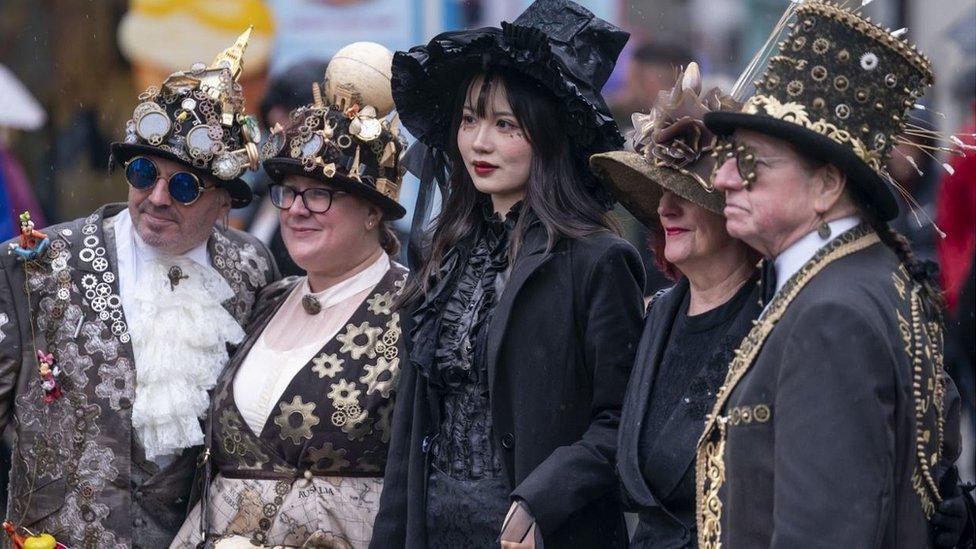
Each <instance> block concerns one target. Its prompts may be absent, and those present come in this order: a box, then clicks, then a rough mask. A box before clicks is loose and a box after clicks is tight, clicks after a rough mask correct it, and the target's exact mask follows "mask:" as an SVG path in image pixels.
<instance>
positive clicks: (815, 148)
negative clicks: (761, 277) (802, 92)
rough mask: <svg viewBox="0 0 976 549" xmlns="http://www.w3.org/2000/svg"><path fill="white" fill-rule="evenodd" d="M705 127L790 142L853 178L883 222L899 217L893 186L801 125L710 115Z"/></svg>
mask: <svg viewBox="0 0 976 549" xmlns="http://www.w3.org/2000/svg"><path fill="white" fill-rule="evenodd" d="M705 125H706V126H707V127H708V129H710V130H711V131H713V132H714V133H716V134H717V135H720V136H727V135H731V134H732V133H733V132H734V131H735V130H736V129H740V128H741V129H744V130H751V131H755V132H759V133H762V134H765V135H769V136H772V137H777V138H779V139H782V140H784V141H788V142H790V143H792V144H793V145H794V147H796V149H797V150H798V151H799V152H801V153H802V154H805V155H809V156H810V157H812V158H815V159H817V160H820V161H821V162H826V163H829V164H833V165H835V166H837V168H839V169H840V170H841V171H842V172H844V174H846V175H847V177H848V178H849V179H848V181H849V182H850V183H851V185H850V188H851V189H852V191H853V192H854V193H856V194H860V198H862V199H863V200H864V201H865V202H866V203H867V206H868V207H870V208H871V209H873V210H874V213H876V214H877V215H878V217H879V218H880V219H881V220H883V221H891V220H892V219H894V218H895V217H897V216H898V202H897V200H895V195H894V192H893V191H892V189H891V187H890V184H889V183H888V182H887V181H885V180H884V179H883V178H882V177H881V176H880V175H879V174H878V173H877V172H876V171H874V170H873V169H871V167H870V166H868V165H867V164H866V163H865V162H864V161H863V160H861V159H860V158H858V157H857V155H856V154H854V151H853V150H852V149H851V148H850V147H848V146H846V145H842V144H840V143H837V142H836V141H834V140H832V139H830V138H829V137H826V136H824V135H822V134H819V133H817V132H815V131H813V130H809V129H807V128H804V127H803V126H800V125H798V124H794V123H792V122H786V121H783V120H779V119H777V118H773V117H771V116H766V115H761V114H747V113H738V112H725V111H720V112H710V113H708V114H706V115H705Z"/></svg>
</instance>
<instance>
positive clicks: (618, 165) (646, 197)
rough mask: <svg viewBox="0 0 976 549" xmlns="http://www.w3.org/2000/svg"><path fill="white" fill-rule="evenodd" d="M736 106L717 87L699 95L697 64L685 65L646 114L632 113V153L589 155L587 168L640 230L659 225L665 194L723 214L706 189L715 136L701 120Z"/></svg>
mask: <svg viewBox="0 0 976 549" xmlns="http://www.w3.org/2000/svg"><path fill="white" fill-rule="evenodd" d="M738 107H739V104H738V103H736V102H735V101H734V100H733V99H732V98H731V97H729V96H728V95H725V94H723V93H722V91H721V90H719V89H718V88H712V89H710V90H708V91H706V92H705V93H702V84H701V73H700V72H699V69H698V64H697V63H690V64H689V65H688V67H687V68H686V69H685V70H684V71H683V72H682V73H681V74H679V75H678V78H677V82H676V83H675V85H674V87H673V88H672V89H670V90H662V91H661V92H659V94H658V98H657V100H656V101H655V103H654V108H653V109H651V112H650V113H649V114H641V113H634V115H633V117H632V118H633V123H634V135H633V143H634V152H632V151H613V152H608V153H601V154H596V155H593V156H592V157H590V167H591V169H592V170H593V173H594V174H595V175H596V176H597V177H598V178H600V179H601V180H602V181H603V182H604V183H605V184H606V185H607V187H608V188H609V189H610V190H611V192H612V193H613V194H614V197H615V198H616V199H617V200H618V201H619V202H620V203H621V204H623V206H624V207H625V208H627V210H628V211H629V212H630V213H631V214H633V215H634V217H636V218H637V219H638V220H639V221H640V222H641V223H644V224H645V225H652V224H654V223H658V222H659V220H658V214H657V207H658V204H659V203H660V201H661V196H662V194H663V193H664V191H671V192H673V193H675V194H676V195H678V196H680V197H682V198H684V199H685V200H688V201H691V202H693V203H694V204H697V205H699V206H701V207H702V208H705V209H706V210H708V211H710V212H713V213H716V214H719V215H722V210H723V209H724V207H725V198H724V196H723V195H722V193H720V192H717V191H715V189H714V187H712V184H711V174H712V172H713V171H714V169H715V165H716V163H717V160H716V157H715V156H714V155H712V154H711V153H712V150H713V148H714V146H715V143H716V137H715V135H713V134H712V132H710V131H709V130H708V128H706V127H705V124H704V122H703V121H702V119H703V117H704V116H705V114H706V113H708V112H711V111H717V110H719V109H736V108H738Z"/></svg>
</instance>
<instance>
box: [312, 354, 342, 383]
mask: <svg viewBox="0 0 976 549" xmlns="http://www.w3.org/2000/svg"><path fill="white" fill-rule="evenodd" d="M344 362H345V359H342V358H339V355H334V354H333V355H327V354H325V353H322V354H320V355H319V356H317V357H315V358H313V359H312V371H313V372H315V373H316V374H318V375H319V379H322V378H324V377H333V378H334V377H335V376H336V374H338V373H339V372H341V371H342V364H343V363H344Z"/></svg>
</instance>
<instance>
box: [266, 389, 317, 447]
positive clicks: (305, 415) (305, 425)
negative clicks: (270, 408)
mask: <svg viewBox="0 0 976 549" xmlns="http://www.w3.org/2000/svg"><path fill="white" fill-rule="evenodd" d="M278 409H279V410H281V413H280V414H278V415H277V416H275V418H274V422H275V424H276V425H277V426H278V427H279V428H280V429H281V435H280V436H281V439H282V440H285V439H291V441H292V443H293V444H301V441H302V439H311V438H312V427H315V426H316V425H318V424H319V423H320V421H321V420H320V419H319V418H318V416H316V415H315V414H314V413H313V412H314V411H315V403H314V402H309V403H308V404H306V403H304V402H302V397H301V396H299V395H295V398H293V399H292V401H291V404H288V403H285V402H280V403H278ZM294 414H299V415H301V416H302V423H301V425H299V426H297V427H295V426H292V423H291V416H292V415H294Z"/></svg>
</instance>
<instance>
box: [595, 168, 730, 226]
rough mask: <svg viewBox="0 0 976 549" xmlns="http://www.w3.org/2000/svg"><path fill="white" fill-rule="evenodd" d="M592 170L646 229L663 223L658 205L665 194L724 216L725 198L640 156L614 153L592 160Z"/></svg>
mask: <svg viewBox="0 0 976 549" xmlns="http://www.w3.org/2000/svg"><path fill="white" fill-rule="evenodd" d="M590 169H591V170H593V173H594V175H596V176H597V177H598V178H599V179H600V180H601V181H603V182H604V184H605V185H606V186H607V188H609V189H610V192H612V193H613V196H614V197H615V198H616V199H617V201H619V202H620V203H621V204H622V205H623V206H624V207H625V208H627V211H629V212H630V213H631V214H632V215H633V216H634V217H636V218H637V220H638V221H640V222H641V223H643V224H644V225H647V226H651V225H653V224H656V223H659V217H658V214H657V207H658V204H660V202H661V196H662V195H663V194H664V191H665V190H667V191H671V192H673V193H675V194H676V195H678V196H680V197H681V198H684V199H685V200H688V201H689V202H692V203H694V204H696V205H698V206H701V207H702V208H705V209H706V210H708V211H710V212H712V213H715V214H718V215H723V214H722V210H723V209H724V208H725V197H724V196H723V195H722V193H720V192H717V191H711V192H709V191H707V190H706V189H705V188H704V187H702V186H701V185H700V184H699V183H698V182H697V181H695V179H694V178H692V177H690V176H688V175H685V174H682V173H681V172H679V171H677V170H673V169H671V168H666V167H662V166H655V165H653V164H651V163H649V162H647V161H646V160H644V157H643V156H641V155H640V154H638V153H635V152H631V151H613V152H608V153H602V154H596V155H593V156H592V157H590Z"/></svg>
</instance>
